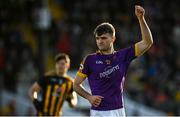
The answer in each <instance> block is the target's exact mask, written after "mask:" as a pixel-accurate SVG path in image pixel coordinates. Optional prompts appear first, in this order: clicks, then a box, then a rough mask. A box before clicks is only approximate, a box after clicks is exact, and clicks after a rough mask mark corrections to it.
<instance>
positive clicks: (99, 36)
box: [95, 33, 112, 38]
mask: <svg viewBox="0 0 180 117" xmlns="http://www.w3.org/2000/svg"><path fill="white" fill-rule="evenodd" d="M95 37H96V38H101V37H112V35H111V34H109V33H105V34H102V35H97V34H96V35H95Z"/></svg>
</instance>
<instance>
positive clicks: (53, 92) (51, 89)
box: [29, 54, 77, 116]
mask: <svg viewBox="0 0 180 117" xmlns="http://www.w3.org/2000/svg"><path fill="white" fill-rule="evenodd" d="M55 61H56V65H55V68H56V69H55V70H52V71H50V72H47V73H46V74H45V75H44V76H43V77H41V78H39V79H38V81H37V82H35V83H34V84H33V85H32V87H31V88H30V90H29V95H30V97H31V99H32V100H33V103H34V105H35V107H36V110H37V115H39V116H40V115H46V116H60V115H62V111H61V110H62V106H63V103H64V101H65V100H66V101H68V102H69V105H70V106H71V107H74V106H75V105H76V104H77V95H76V93H75V92H74V91H73V87H72V86H73V81H72V78H71V77H70V76H68V75H67V71H68V69H69V66H70V59H69V57H68V55H66V54H58V55H57V56H56V58H55Z"/></svg>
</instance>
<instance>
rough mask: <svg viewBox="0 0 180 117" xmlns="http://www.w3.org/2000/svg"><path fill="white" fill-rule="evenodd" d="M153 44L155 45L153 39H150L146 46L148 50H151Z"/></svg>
mask: <svg viewBox="0 0 180 117" xmlns="http://www.w3.org/2000/svg"><path fill="white" fill-rule="evenodd" d="M153 43H154V42H153V39H152V38H151V39H149V41H148V42H147V43H146V44H147V46H148V48H150V47H151V46H152V45H153Z"/></svg>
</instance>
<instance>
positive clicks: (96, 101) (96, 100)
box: [88, 95, 104, 107]
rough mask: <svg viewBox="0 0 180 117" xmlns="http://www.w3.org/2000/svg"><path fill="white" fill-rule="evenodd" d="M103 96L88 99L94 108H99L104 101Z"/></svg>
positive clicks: (93, 96)
mask: <svg viewBox="0 0 180 117" xmlns="http://www.w3.org/2000/svg"><path fill="white" fill-rule="evenodd" d="M102 98H104V97H102V96H99V95H92V96H90V97H89V98H88V101H89V102H90V103H91V104H92V105H93V106H94V107H98V106H99V105H100V103H101V101H102Z"/></svg>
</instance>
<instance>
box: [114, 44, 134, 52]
mask: <svg viewBox="0 0 180 117" xmlns="http://www.w3.org/2000/svg"><path fill="white" fill-rule="evenodd" d="M134 48H135V45H134V44H133V45H130V46H128V47H125V48H122V49H120V50H118V51H117V52H118V53H126V52H128V51H129V50H133V49H134Z"/></svg>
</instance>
